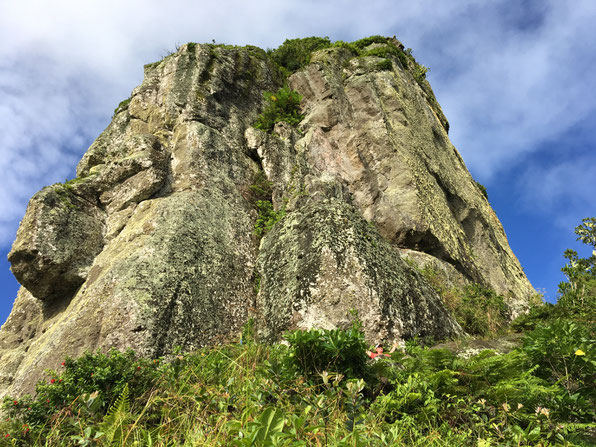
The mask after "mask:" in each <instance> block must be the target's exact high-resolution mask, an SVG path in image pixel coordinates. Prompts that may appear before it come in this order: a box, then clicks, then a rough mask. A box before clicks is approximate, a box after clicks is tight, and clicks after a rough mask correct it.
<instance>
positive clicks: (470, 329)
mask: <svg viewBox="0 0 596 447" xmlns="http://www.w3.org/2000/svg"><path fill="white" fill-rule="evenodd" d="M459 300H460V302H459V304H457V305H456V306H455V308H452V309H451V310H452V312H453V313H454V316H455V319H456V320H457V322H458V323H459V324H460V325H461V327H462V329H463V330H464V331H466V332H467V333H469V334H473V335H482V336H486V335H489V334H496V333H498V332H499V331H501V330H502V329H504V328H505V327H506V325H507V322H508V321H509V314H508V312H509V309H508V307H507V305H506V304H505V301H504V299H503V297H502V296H501V295H497V293H496V292H495V291H494V290H491V289H487V288H484V287H482V286H481V285H479V284H469V285H466V286H464V287H463V288H462V289H461V290H460V296H459Z"/></svg>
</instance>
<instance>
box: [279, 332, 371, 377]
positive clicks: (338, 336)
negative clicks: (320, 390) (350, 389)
mask: <svg viewBox="0 0 596 447" xmlns="http://www.w3.org/2000/svg"><path fill="white" fill-rule="evenodd" d="M284 338H285V339H286V340H287V341H288V343H289V344H290V350H291V354H290V357H289V358H290V361H291V363H292V364H293V365H294V366H295V367H296V368H297V369H298V371H300V373H301V374H303V375H304V376H305V377H307V378H309V379H314V380H319V378H320V374H321V373H323V371H333V372H338V373H341V374H343V375H344V376H346V377H347V378H348V379H351V378H364V377H367V374H368V364H367V358H368V357H367V355H366V342H365V341H364V333H363V332H362V328H361V327H360V326H359V325H358V324H354V325H352V327H351V328H350V329H348V330H347V331H344V330H341V329H311V330H309V331H291V332H288V333H286V334H285V335H284Z"/></svg>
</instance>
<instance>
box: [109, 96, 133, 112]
mask: <svg viewBox="0 0 596 447" xmlns="http://www.w3.org/2000/svg"><path fill="white" fill-rule="evenodd" d="M131 99H132V98H128V99H125V100H124V101H121V102H120V104H118V107H116V108H115V109H114V115H113V116H112V117H114V116H116V115H117V114H119V113H120V112H124V111H125V110H127V109H128V105H129V104H130V100H131Z"/></svg>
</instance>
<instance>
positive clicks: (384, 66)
mask: <svg viewBox="0 0 596 447" xmlns="http://www.w3.org/2000/svg"><path fill="white" fill-rule="evenodd" d="M376 68H377V70H392V69H393V64H392V63H391V61H390V60H389V59H383V60H382V61H381V62H378V63H377V65H376Z"/></svg>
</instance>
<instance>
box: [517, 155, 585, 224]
mask: <svg viewBox="0 0 596 447" xmlns="http://www.w3.org/2000/svg"><path fill="white" fill-rule="evenodd" d="M519 183H520V188H519V189H520V191H522V194H521V197H520V203H521V204H522V205H523V206H525V207H527V208H534V209H536V210H537V211H541V212H544V213H549V212H551V213H552V214H553V215H554V217H553V224H555V225H556V226H558V227H559V228H561V229H563V230H565V231H569V229H570V228H574V227H575V226H577V225H578V224H579V222H581V219H583V218H584V217H593V216H594V214H595V212H596V194H594V192H595V191H596V155H595V154H586V155H582V156H579V157H576V158H574V159H571V160H566V161H563V162H559V163H557V164H552V165H548V166H538V165H535V166H531V167H529V168H528V169H526V170H525V172H523V174H522V175H521V176H520V180H519ZM553 211H554V212H553Z"/></svg>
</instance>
